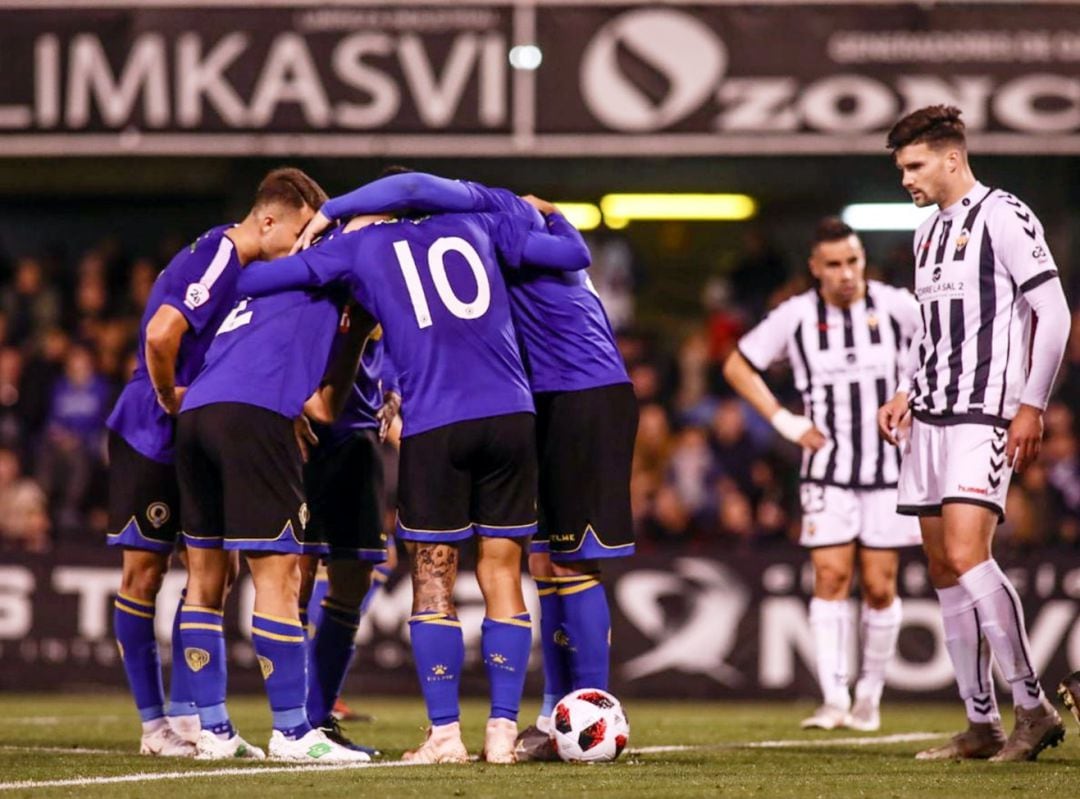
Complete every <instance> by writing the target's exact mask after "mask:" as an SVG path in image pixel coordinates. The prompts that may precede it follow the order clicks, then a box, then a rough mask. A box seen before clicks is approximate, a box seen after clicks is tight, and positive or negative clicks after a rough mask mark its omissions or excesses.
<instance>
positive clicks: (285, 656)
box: [251, 613, 311, 740]
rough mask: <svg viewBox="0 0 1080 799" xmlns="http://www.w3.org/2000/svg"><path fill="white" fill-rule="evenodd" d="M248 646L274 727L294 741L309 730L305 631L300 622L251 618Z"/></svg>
mask: <svg viewBox="0 0 1080 799" xmlns="http://www.w3.org/2000/svg"><path fill="white" fill-rule="evenodd" d="M251 642H252V643H253V644H254V645H255V656H256V658H258V661H259V670H260V671H262V676H263V682H264V683H265V684H266V698H267V699H269V700H270V714H271V716H272V717H273V727H274V729H275V730H277V731H279V732H280V733H281V734H282V735H284V736H285V737H286V738H290V739H294V740H295V739H296V738H301V737H303V736H304V735H306V734H307V733H308V732H309V731H310V730H311V725H310V724H309V723H308V718H307V710H306V709H305V707H304V700H305V698H306V697H307V654H306V647H305V645H304V628H303V627H301V626H300V621H299V620H295V621H294V620H293V619H285V618H281V617H279V616H268V615H266V614H265V613H252V614H251Z"/></svg>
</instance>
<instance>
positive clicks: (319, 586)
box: [300, 574, 330, 641]
mask: <svg viewBox="0 0 1080 799" xmlns="http://www.w3.org/2000/svg"><path fill="white" fill-rule="evenodd" d="M329 591H330V581H329V580H328V579H327V577H326V575H325V574H319V575H317V576H316V577H315V582H314V583H313V584H312V586H311V599H309V600H308V603H307V607H306V608H302V609H301V612H300V621H301V623H303V625H304V628H305V629H306V630H307V631H308V640H309V641H310V640H311V639H312V638H314V637H315V635H314V631H315V630H317V629H319V622H320V621H322V602H323V600H324V599H326V595H327V593H328V592H329Z"/></svg>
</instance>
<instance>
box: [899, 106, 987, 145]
mask: <svg viewBox="0 0 1080 799" xmlns="http://www.w3.org/2000/svg"><path fill="white" fill-rule="evenodd" d="M960 114H961V111H960V109H959V108H957V107H956V106H955V105H928V106H926V108H920V109H919V110H918V111H912V112H911V113H910V114H908V115H907V116H906V117H904V118H903V119H901V120H900V121H899V122H897V123H896V124H895V125H893V128H892V130H890V131H889V136H888V138H887V139H886V144H887V146H888V148H889V150H891V151H892V152H894V153H895V152H896V151H897V150H899V149H900V148H901V147H907V146H908V145H909V144H916V143H923V144H929V145H930V146H935V145H939V144H955V145H959V146H961V147H964V146H966V145H967V137H966V136H965V134H964V130H965V127H966V126H965V125H964V120H962V119H960Z"/></svg>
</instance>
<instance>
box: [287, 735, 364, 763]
mask: <svg viewBox="0 0 1080 799" xmlns="http://www.w3.org/2000/svg"><path fill="white" fill-rule="evenodd" d="M267 750H268V751H269V752H270V757H271V758H273V759H274V760H292V761H299V762H301V763H370V762H371V757H370V756H369V755H368V753H367V752H358V751H356V750H355V749H348V748H347V747H344V746H342V745H341V744H338V743H334V742H333V741H331V740H330V739H329V738H327V737H326V733H325V732H323V731H322V730H320V729H319V728H318V727H316V728H314V729H311V730H308V731H307V732H306V733H305V734H304V735H302V736H301V737H299V738H295V739H292V738H286V737H285V736H284V735H282V734H281V732H280V731H279V730H274V731H273V732H272V733H270V746H268V747H267Z"/></svg>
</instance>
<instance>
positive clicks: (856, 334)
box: [739, 280, 919, 489]
mask: <svg viewBox="0 0 1080 799" xmlns="http://www.w3.org/2000/svg"><path fill="white" fill-rule="evenodd" d="M918 330H919V307H918V303H917V302H916V301H915V298H914V297H912V296H911V294H910V293H908V292H907V291H904V290H903V289H897V288H893V287H892V286H887V285H885V284H883V283H878V282H877V281H874V280H868V281H867V283H866V297H865V298H864V299H862V300H860V301H858V302H856V303H853V304H852V305H851V307H849V308H838V307H836V306H833V305H829V304H827V303H826V302H825V300H824V299H822V297H821V295H820V294H819V293H818V292H817V291H816V290H813V289H812V290H810V291H806V292H803V293H802V294H799V295H796V296H795V297H792V298H791V299H789V300H787V301H786V302H783V303H781V304H780V305H779V306H777V307H776V308H775V309H773V311H772V312H771V313H770V314H769V315H768V316H766V317H765V319H763V320H762V321H761V322H760V323H759V324H758V325H757V326H756V327H755V328H753V329H752V330H751V331H750V332H748V333H747V334H746V335H744V336H743V337H742V338H741V339H740V340H739V352H740V353H742V356H743V357H744V358H746V360H747V361H749V362H750V365H751V366H753V367H754V368H755V369H757V370H758V371H765V370H766V369H768V368H769V366H771V365H772V364H773V363H774V362H778V361H787V362H788V363H790V364H791V368H792V371H793V373H794V377H795V387H796V388H797V389H798V390H799V391H800V392H802V395H803V408H804V410H803V412H804V413H805V414H806V416H807V417H808V418H809V419H810V421H812V422H813V423H814V426H815V427H817V428H818V429H819V430H820V431H821V432H822V433H824V434H825V437H826V438H827V439H828V441H827V443H826V444H825V446H824V447H823V448H822V449H820V450H818V451H817V452H811V451H810V450H803V461H802V469H801V471H800V473H799V477H800V479H801V480H802V481H803V482H804V483H820V484H823V485H835V486H841V487H843V488H862V489H876V488H892V487H895V486H896V481H897V478H898V476H899V471H900V464H899V455H898V450H897V449H896V448H895V447H891V446H888V445H887V444H886V443H885V441H884V440H883V439H882V438H881V437H880V436H879V435H878V430H877V409H878V408H879V407H881V406H882V405H883V404H885V402H886V401H887V400H889V399H890V398H891V397H892V396H893V394H894V393H895V391H896V386H897V381H898V375H899V372H900V369H901V366H902V361H903V360H904V358H905V357H906V353H907V348H908V344H909V342H910V340H911V338H912V337H913V336H915V335H916V334H917V333H918Z"/></svg>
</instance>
